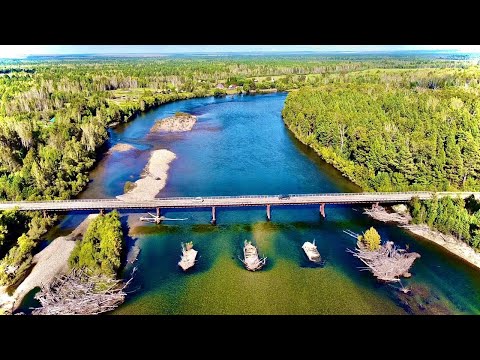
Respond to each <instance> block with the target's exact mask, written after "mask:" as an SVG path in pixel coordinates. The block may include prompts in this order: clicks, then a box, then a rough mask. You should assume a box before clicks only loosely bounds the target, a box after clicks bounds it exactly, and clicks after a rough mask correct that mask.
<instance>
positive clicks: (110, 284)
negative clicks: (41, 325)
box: [32, 269, 135, 315]
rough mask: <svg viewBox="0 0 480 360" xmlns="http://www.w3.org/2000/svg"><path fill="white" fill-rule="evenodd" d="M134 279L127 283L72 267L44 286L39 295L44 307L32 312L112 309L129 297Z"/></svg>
mask: <svg viewBox="0 0 480 360" xmlns="http://www.w3.org/2000/svg"><path fill="white" fill-rule="evenodd" d="M134 270H135V269H134ZM132 279H133V277H132V278H130V279H129V280H128V281H127V282H126V283H124V282H123V281H122V280H117V279H114V278H111V277H108V276H106V275H89V274H87V273H86V272H85V271H84V270H72V271H71V272H70V273H69V274H68V275H63V276H60V277H57V278H56V279H55V280H54V281H53V282H52V283H50V284H49V285H47V286H43V287H42V289H41V290H40V292H38V293H37V294H36V295H35V299H37V300H38V301H40V303H41V304H42V307H40V308H36V309H34V310H33V311H32V314H33V315H96V314H100V313H103V312H107V311H111V310H113V309H115V308H116V307H117V306H119V305H120V304H121V303H123V302H124V301H125V297H126V295H127V293H126V292H125V288H126V287H127V286H128V285H129V284H130V282H131V280H132Z"/></svg>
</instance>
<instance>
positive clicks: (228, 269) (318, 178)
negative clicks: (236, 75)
mask: <svg viewBox="0 0 480 360" xmlns="http://www.w3.org/2000/svg"><path fill="white" fill-rule="evenodd" d="M285 96H286V95H285V94H270V95H262V96H236V97H227V98H224V99H214V98H206V99H192V100H187V101H181V102H176V103H172V104H168V105H165V106H161V107H159V108H158V109H156V110H154V111H151V112H148V113H146V114H143V115H140V116H138V118H137V119H136V120H134V121H133V122H131V123H129V124H127V125H125V126H123V127H122V128H119V129H116V130H115V131H112V133H111V135H112V136H111V144H112V145H113V144H115V143H117V142H127V143H130V144H132V145H134V146H136V147H137V148H138V150H137V151H133V152H128V153H117V154H114V155H111V156H108V157H106V158H104V159H103V160H102V161H101V162H100V164H99V166H98V167H97V169H96V170H95V171H94V172H93V173H92V174H91V178H92V179H93V181H92V183H91V184H90V185H89V188H88V189H87V190H86V191H85V192H84V193H83V194H82V197H84V198H89V197H113V196H115V195H118V194H121V193H122V191H123V186H124V183H125V181H127V180H130V181H134V180H135V179H137V178H138V176H139V174H140V173H141V170H142V168H143V167H144V166H145V164H146V162H147V160H148V154H149V152H150V150H152V149H157V148H167V149H170V150H171V151H173V152H174V153H176V154H177V159H176V160H174V161H173V162H172V164H171V168H170V172H169V178H168V181H167V186H166V187H165V189H163V190H162V192H161V193H160V194H159V196H207V195H239V194H283V193H319V192H346V191H358V189H357V188H356V187H355V186H353V185H352V184H350V183H349V182H348V181H346V180H345V179H344V178H343V177H342V176H341V175H340V174H339V173H338V172H337V171H336V170H335V169H333V168H332V167H330V166H329V165H327V164H325V163H324V162H322V161H321V160H320V159H319V158H318V156H316V155H315V154H314V153H313V152H312V151H311V150H310V149H308V148H306V147H305V146H303V145H302V144H300V143H299V142H298V141H296V140H295V139H294V137H293V136H292V134H291V133H290V132H289V131H288V130H287V129H286V128H285V126H284V124H283V122H282V119H281V116H280V112H281V109H282V107H283V102H284V100H285ZM176 111H186V112H191V113H193V114H195V115H197V116H198V122H197V124H196V126H195V127H194V129H193V131H191V132H189V133H182V134H169V135H155V136H152V135H148V131H149V129H150V127H151V126H152V125H153V123H154V121H155V120H156V119H158V118H163V117H165V116H169V115H171V114H174V113H175V112H176ZM326 212H327V218H326V219H325V220H324V219H322V218H321V217H320V216H319V214H318V208H317V207H285V208H278V207H272V222H271V223H268V222H266V220H265V209H263V208H250V209H220V210H219V211H218V213H217V223H218V225H217V226H211V225H209V220H210V210H209V209H205V210H204V211H184V210H177V211H173V210H172V211H167V212H164V213H163V214H164V215H166V216H167V217H188V220H187V221H184V222H179V223H173V222H171V223H168V222H165V223H164V224H163V225H146V226H142V227H140V228H135V229H130V230H131V231H132V233H134V235H132V238H131V239H129V240H128V243H129V245H131V244H132V243H133V242H135V241H136V243H137V244H138V245H139V246H140V248H141V253H140V256H139V260H138V261H137V263H136V265H137V266H138V271H137V273H136V276H135V280H134V282H133V284H132V290H133V289H135V290H136V291H135V292H134V293H133V294H132V295H131V296H130V297H129V298H128V300H127V301H126V302H125V304H123V305H122V306H120V307H119V308H118V309H117V310H115V311H114V312H113V313H114V314H407V313H429V312H436V313H439V312H441V313H478V312H479V309H480V277H479V272H478V271H477V270H475V269H473V268H472V267H471V266H469V265H467V264H465V263H464V262H462V261H460V260H459V259H457V258H455V257H452V256H451V255H449V254H447V253H446V252H444V251H443V250H441V249H439V248H438V246H435V245H434V244H430V243H428V242H426V241H421V240H416V239H415V238H413V237H411V236H409V235H408V234H406V233H405V232H404V231H402V230H400V229H398V228H396V227H394V226H389V225H385V224H382V223H378V222H375V221H374V220H371V219H369V218H368V217H366V216H365V215H362V214H361V208H352V206H327V208H326ZM138 216H139V214H133V215H131V216H130V223H132V220H134V219H136V218H138ZM82 217H83V216H82V215H74V214H73V215H71V216H69V217H67V218H66V219H65V220H64V222H63V223H62V224H61V225H60V227H59V228H60V229H66V228H72V227H74V226H75V225H76V224H77V223H78V222H79V221H80V220H81V218H82ZM123 221H124V223H125V224H127V215H126V214H125V216H124V217H123ZM371 225H374V226H375V227H376V228H377V229H378V230H379V232H380V234H381V235H382V237H383V238H384V239H390V240H393V241H395V242H397V243H398V244H399V245H400V246H404V245H405V244H409V246H410V249H411V250H413V251H417V252H419V253H420V254H421V255H422V257H421V258H420V259H418V260H417V261H416V263H415V265H414V267H413V268H412V271H411V272H412V274H413V277H412V278H411V279H408V280H405V281H404V284H405V285H408V286H411V287H412V289H414V291H413V295H412V296H410V297H408V298H407V299H405V297H403V298H402V295H400V293H399V292H398V291H397V290H396V289H394V288H393V287H392V286H389V285H383V284H379V283H378V282H377V281H375V280H374V279H373V278H372V276H371V274H369V273H368V272H361V271H359V270H358V269H357V267H359V266H361V263H360V262H359V261H358V260H356V259H355V258H353V256H352V255H351V254H349V253H347V252H346V248H353V247H354V245H355V239H353V238H351V237H349V236H348V235H346V234H345V233H343V232H342V231H343V230H345V229H349V230H352V231H354V232H357V233H360V232H362V231H364V230H366V229H367V228H368V227H369V226H371ZM126 226H127V225H126ZM314 238H315V239H316V243H317V245H318V249H319V251H320V253H321V255H322V258H323V259H324V260H325V264H324V266H323V267H312V266H311V265H310V264H309V263H308V261H307V259H306V257H305V255H304V253H303V251H302V249H301V245H302V244H303V242H304V241H311V240H312V239H314ZM244 239H249V240H253V241H254V243H256V245H257V246H258V247H259V250H260V253H261V254H264V255H266V256H267V257H268V260H267V266H266V267H265V268H264V269H262V270H261V271H259V272H255V273H252V272H249V271H246V270H245V269H244V268H243V265H242V263H241V262H240V261H239V260H238V256H239V255H240V254H241V250H242V244H243V241H244ZM189 240H192V241H193V242H194V247H195V249H196V250H198V251H199V253H198V254H199V257H198V263H197V264H196V265H195V267H194V268H192V269H191V271H189V272H187V273H184V272H183V271H182V270H181V269H180V268H179V267H178V266H177V262H178V260H179V257H180V252H181V251H180V243H181V242H182V241H189ZM129 271H130V268H127V269H126V271H125V274H128V272H129ZM402 302H403V305H402Z"/></svg>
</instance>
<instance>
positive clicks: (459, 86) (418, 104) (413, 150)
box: [282, 67, 480, 191]
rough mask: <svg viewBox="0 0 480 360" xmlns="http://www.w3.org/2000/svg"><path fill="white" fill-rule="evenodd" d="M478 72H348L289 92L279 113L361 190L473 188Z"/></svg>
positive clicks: (479, 150) (479, 146)
mask: <svg viewBox="0 0 480 360" xmlns="http://www.w3.org/2000/svg"><path fill="white" fill-rule="evenodd" d="M479 77H480V70H479V69H478V68H476V67H475V68H468V69H438V70H431V69H428V70H426V69H425V70H418V69H416V70H402V71H399V70H392V71H390V70H378V71H375V72H373V73H372V72H371V71H367V72H357V73H351V74H349V76H348V79H350V80H349V81H345V82H343V81H342V82H335V83H330V84H326V85H321V86H318V87H305V88H302V89H301V90H299V91H296V92H291V93H289V95H288V97H287V100H286V102H285V107H284V109H283V112H282V115H283V118H284V121H285V123H286V125H287V126H288V128H289V129H290V130H291V131H292V132H293V133H294V134H295V135H296V137H297V138H299V139H300V140H301V141H302V142H304V143H305V144H307V145H309V146H311V147H312V148H314V149H315V150H316V151H317V152H318V154H319V155H320V156H321V157H322V158H323V159H325V160H326V161H327V162H329V163H331V164H332V165H333V166H335V167H336V168H337V169H339V170H340V171H341V172H342V173H343V174H344V175H345V176H347V177H348V178H349V179H351V180H352V181H353V182H355V183H357V184H358V185H360V186H361V187H362V188H363V189H364V190H367V191H405V190H433V191H443V190H452V191H453V190H479V189H480V171H479V170H480V140H479V131H480V128H479V126H480V98H479V97H478V95H479V90H480V87H479V83H478V79H479ZM452 78H453V79H455V80H454V81H452V80H451V79H452Z"/></svg>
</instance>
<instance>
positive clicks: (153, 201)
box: [0, 191, 480, 204]
mask: <svg viewBox="0 0 480 360" xmlns="http://www.w3.org/2000/svg"><path fill="white" fill-rule="evenodd" d="M435 193H437V194H440V195H450V194H451V195H455V194H480V192H475V191H461V192H454V191H441V192H434V191H404V192H359V193H323V194H286V195H288V196H290V197H293V198H298V197H339V196H352V197H355V196H365V195H371V196H378V195H433V194H435ZM279 196H280V195H279V194H278V195H232V196H202V199H204V200H216V199H252V198H253V199H258V198H261V199H268V198H272V199H277V198H278V197H279ZM195 198H196V196H181V197H180V196H178V197H163V198H155V199H151V200H142V202H144V203H148V202H151V203H152V204H155V203H156V202H158V201H169V200H172V201H175V200H190V201H195ZM98 201H103V202H111V203H121V202H125V200H120V199H116V198H106V199H67V200H32V201H29V200H20V201H6V200H1V201H0V204H11V203H16V204H29V203H78V202H80V203H88V202H98ZM126 202H128V201H126Z"/></svg>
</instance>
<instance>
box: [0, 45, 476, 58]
mask: <svg viewBox="0 0 480 360" xmlns="http://www.w3.org/2000/svg"><path fill="white" fill-rule="evenodd" d="M395 50H457V51H462V52H480V45H0V58H21V57H25V56H27V55H60V54H62V55H65V54H171V53H191V52H196V53H215V52H238V51H242V52H246V51H254V52H278V51H282V52H288V51H319V52H328V51H357V52H366V51H395Z"/></svg>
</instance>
